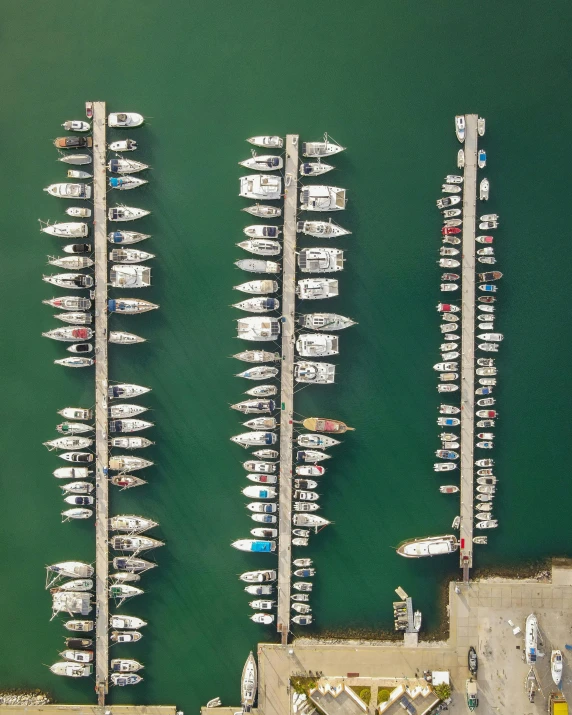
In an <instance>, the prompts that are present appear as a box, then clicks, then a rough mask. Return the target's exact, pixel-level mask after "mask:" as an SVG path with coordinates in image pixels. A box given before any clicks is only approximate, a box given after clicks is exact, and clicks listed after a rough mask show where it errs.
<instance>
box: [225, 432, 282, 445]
mask: <svg viewBox="0 0 572 715" xmlns="http://www.w3.org/2000/svg"><path fill="white" fill-rule="evenodd" d="M230 441H231V442H234V443H235V444H239V445H240V446H241V447H244V448H245V449H247V448H248V447H252V446H255V445H265V444H266V445H270V444H276V441H277V437H276V434H275V433H274V432H256V431H253V432H244V433H243V434H237V435H234V437H231V438H230Z"/></svg>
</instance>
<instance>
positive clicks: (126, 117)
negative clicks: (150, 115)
mask: <svg viewBox="0 0 572 715" xmlns="http://www.w3.org/2000/svg"><path fill="white" fill-rule="evenodd" d="M144 121H145V119H144V118H143V116H142V115H141V114H137V112H111V113H110V114H109V115H108V117H107V126H108V127H113V128H115V129H127V128H130V127H140V126H141V125H142V124H143V122H144Z"/></svg>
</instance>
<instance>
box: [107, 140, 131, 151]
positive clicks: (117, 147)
mask: <svg viewBox="0 0 572 715" xmlns="http://www.w3.org/2000/svg"><path fill="white" fill-rule="evenodd" d="M109 149H110V151H135V150H136V149H137V142H136V141H135V140H134V139H122V140H121V141H117V142H111V144H110V145H109Z"/></svg>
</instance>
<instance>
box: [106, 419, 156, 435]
mask: <svg viewBox="0 0 572 715" xmlns="http://www.w3.org/2000/svg"><path fill="white" fill-rule="evenodd" d="M149 427H153V423H152V422H147V421H146V420H132V419H119V420H110V422H109V432H110V434H118V433H123V434H128V433H131V432H140V431H141V430H144V429H149Z"/></svg>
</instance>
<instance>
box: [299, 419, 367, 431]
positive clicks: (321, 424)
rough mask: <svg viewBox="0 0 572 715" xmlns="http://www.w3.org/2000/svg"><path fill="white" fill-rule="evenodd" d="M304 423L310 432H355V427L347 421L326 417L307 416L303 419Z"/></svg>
mask: <svg viewBox="0 0 572 715" xmlns="http://www.w3.org/2000/svg"><path fill="white" fill-rule="evenodd" d="M302 424H303V426H304V427H305V428H306V429H307V430H308V431H309V432H335V433H336V434H344V432H353V431H354V429H355V428H354V427H348V426H347V425H346V423H345V422H341V421H340V420H332V419H327V418H325V417H307V418H306V419H305V420H303V421H302Z"/></svg>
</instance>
